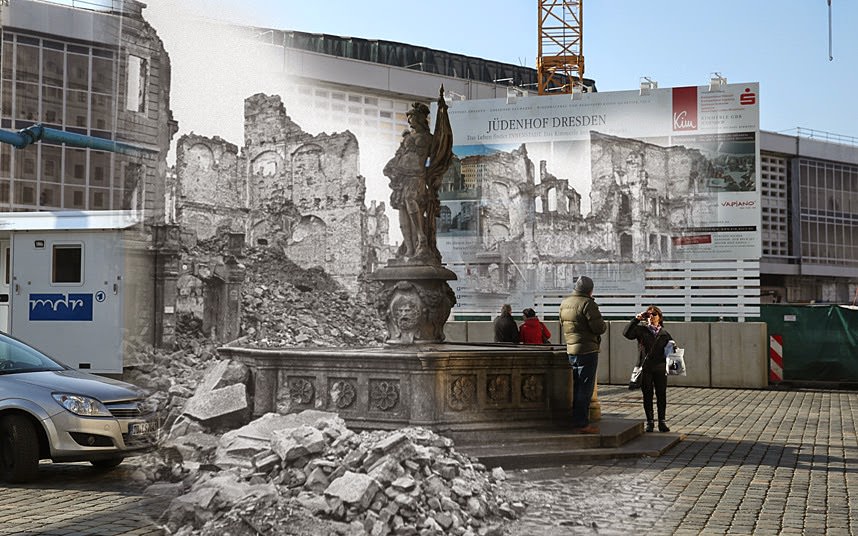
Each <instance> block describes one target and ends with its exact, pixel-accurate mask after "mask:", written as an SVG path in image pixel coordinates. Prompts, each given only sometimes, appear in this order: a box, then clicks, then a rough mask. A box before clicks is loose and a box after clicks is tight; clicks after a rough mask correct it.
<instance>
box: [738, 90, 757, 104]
mask: <svg viewBox="0 0 858 536" xmlns="http://www.w3.org/2000/svg"><path fill="white" fill-rule="evenodd" d="M739 104H741V105H742V106H749V105H751V104H757V94H756V93H754V92H753V91H751V88H749V87H746V88H745V91H743V92H742V94H741V95H739Z"/></svg>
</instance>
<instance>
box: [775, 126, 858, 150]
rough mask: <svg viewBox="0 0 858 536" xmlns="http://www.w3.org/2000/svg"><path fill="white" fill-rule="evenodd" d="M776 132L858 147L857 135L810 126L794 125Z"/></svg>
mask: <svg viewBox="0 0 858 536" xmlns="http://www.w3.org/2000/svg"><path fill="white" fill-rule="evenodd" d="M778 134H793V135H795V136H798V137H800V138H807V139H811V140H822V141H828V142H832V143H840V144H842V145H851V146H853V147H858V136H848V135H846V134H835V133H833V132H826V131H824V130H814V129H812V128H802V127H795V128H790V129H787V130H781V131H780V132H778Z"/></svg>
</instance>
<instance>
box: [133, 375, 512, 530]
mask: <svg viewBox="0 0 858 536" xmlns="http://www.w3.org/2000/svg"><path fill="white" fill-rule="evenodd" d="M248 379H249V375H248V374H247V370H246V369H245V368H244V366H243V365H241V364H238V363H235V362H229V361H216V362H215V363H214V365H212V366H211V367H210V369H209V370H208V372H207V373H206V374H205V375H204V377H203V378H202V379H201V381H200V382H199V385H198V387H197V388H196V390H195V392H194V394H193V396H192V397H190V399H188V400H187V402H186V403H185V404H184V406H183V407H182V408H181V409H180V410H174V411H173V414H174V416H175V414H178V416H177V417H175V419H174V420H173V424H172V426H171V427H170V430H169V433H168V434H167V437H166V438H165V441H164V442H163V444H162V448H160V449H159V451H158V452H157V453H156V454H153V455H149V456H148V457H147V459H146V460H145V463H143V464H141V471H146V472H148V473H149V477H150V479H151V480H155V482H154V483H153V484H151V485H150V486H149V487H148V488H147V490H146V493H147V494H152V495H158V496H162V497H163V496H170V497H173V499H172V501H171V503H170V506H169V508H168V509H167V511H166V512H165V514H164V516H163V518H162V519H160V520H158V522H159V523H161V524H163V525H164V526H165V528H166V529H167V530H168V531H169V533H170V534H174V535H181V536H190V535H204V534H218V535H223V534H225V533H229V534H233V535H236V534H257V533H258V534H302V533H303V534H344V535H345V534H349V535H351V534H354V535H357V534H372V535H388V534H395V535H430V534H454V535H461V536H476V535H486V534H502V533H503V526H504V524H505V523H506V522H507V521H508V520H511V519H515V518H517V517H518V516H519V515H520V514H521V513H522V512H523V510H524V508H525V506H524V504H523V503H521V502H516V501H515V500H514V499H510V498H508V497H507V492H506V488H505V486H504V480H505V479H506V475H505V474H504V471H503V469H501V468H495V469H493V470H492V471H488V470H487V469H486V467H484V466H483V465H482V464H480V463H478V461H477V460H476V459H473V458H470V457H468V456H465V455H463V454H461V453H458V452H456V450H455V449H454V446H453V442H452V441H451V440H450V439H449V438H446V437H443V436H440V435H438V434H436V433H434V432H432V431H430V430H427V429H423V428H417V427H413V428H403V429H399V430H394V431H380V430H375V431H362V432H355V431H353V430H350V429H349V428H347V427H346V424H345V422H344V421H343V420H342V419H341V418H340V417H339V416H337V415H336V414H334V413H328V412H322V411H317V410H305V411H303V412H301V413H297V414H287V415H280V414H276V413H269V414H266V415H263V416H261V417H259V418H257V419H255V420H250V419H249V399H248V395H247V393H248V389H247V383H246V382H247V381H248ZM248 421H249V422H248ZM242 422H243V423H246V424H243V425H239V423H242ZM143 467H145V469H143ZM301 526H303V527H304V529H303V532H302V530H301V529H300V528H298V529H296V527H301ZM295 530H298V532H294V531H295Z"/></svg>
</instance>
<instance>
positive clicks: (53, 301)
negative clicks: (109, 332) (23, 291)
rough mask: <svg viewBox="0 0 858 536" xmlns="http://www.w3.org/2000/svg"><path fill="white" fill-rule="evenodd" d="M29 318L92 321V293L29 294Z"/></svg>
mask: <svg viewBox="0 0 858 536" xmlns="http://www.w3.org/2000/svg"><path fill="white" fill-rule="evenodd" d="M30 320H60V321H85V322H86V321H90V322H91V321H92V294H30Z"/></svg>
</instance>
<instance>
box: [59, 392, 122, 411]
mask: <svg viewBox="0 0 858 536" xmlns="http://www.w3.org/2000/svg"><path fill="white" fill-rule="evenodd" d="M54 400H56V401H57V402H58V403H59V404H60V405H61V406H62V407H64V408H66V409H67V410H69V411H71V412H72V413H74V414H75V415H81V416H83V417H112V415H111V414H110V411H108V409H107V408H106V407H105V406H104V404H102V403H101V402H99V401H98V400H96V399H94V398H90V397H88V396H82V395H70V394H67V393H54Z"/></svg>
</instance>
